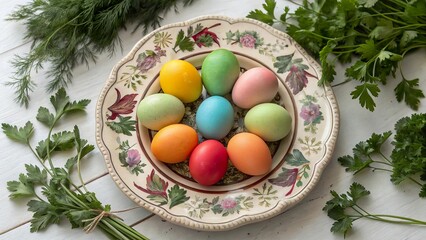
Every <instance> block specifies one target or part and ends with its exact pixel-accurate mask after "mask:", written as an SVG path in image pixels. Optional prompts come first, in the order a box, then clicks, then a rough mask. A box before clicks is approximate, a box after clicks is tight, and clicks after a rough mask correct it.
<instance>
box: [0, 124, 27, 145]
mask: <svg viewBox="0 0 426 240" xmlns="http://www.w3.org/2000/svg"><path fill="white" fill-rule="evenodd" d="M1 127H2V129H3V132H4V134H6V136H7V137H8V138H10V139H12V140H14V141H17V142H20V143H24V144H28V143H29V141H30V138H31V136H32V135H33V132H34V127H33V124H32V123H31V122H30V121H28V122H27V123H26V124H25V126H24V127H20V128H18V127H17V126H12V125H10V124H7V123H2V125H1Z"/></svg>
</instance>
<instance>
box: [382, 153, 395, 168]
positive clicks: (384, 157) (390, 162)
mask: <svg viewBox="0 0 426 240" xmlns="http://www.w3.org/2000/svg"><path fill="white" fill-rule="evenodd" d="M379 154H380V156H382V158H383V159H385V160H386V162H388V163H389V164H388V165H389V166H393V164H392V161H391V160H389V158H387V157H386V156H385V155H384V154H383V153H382V152H381V151H380V152H379Z"/></svg>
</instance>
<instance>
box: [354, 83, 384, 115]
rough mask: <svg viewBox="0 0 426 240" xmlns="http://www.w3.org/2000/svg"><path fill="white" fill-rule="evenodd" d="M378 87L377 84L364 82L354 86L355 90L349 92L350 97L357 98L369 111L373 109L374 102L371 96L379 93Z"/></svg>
mask: <svg viewBox="0 0 426 240" xmlns="http://www.w3.org/2000/svg"><path fill="white" fill-rule="evenodd" d="M379 92H380V88H379V87H378V85H377V84H374V83H368V82H365V83H363V84H362V85H359V86H356V87H355V90H354V91H352V92H351V95H352V99H356V98H358V100H359V103H360V104H361V106H362V107H365V108H367V109H368V110H370V111H374V108H375V107H376V103H375V102H374V100H373V97H377V96H378V95H379Z"/></svg>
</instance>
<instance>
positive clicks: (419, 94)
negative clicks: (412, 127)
mask: <svg viewBox="0 0 426 240" xmlns="http://www.w3.org/2000/svg"><path fill="white" fill-rule="evenodd" d="M394 91H395V95H396V99H397V100H398V102H401V101H402V100H404V101H405V102H406V103H407V104H408V105H409V106H410V107H411V108H412V109H414V110H418V109H419V105H420V99H421V98H424V97H425V95H424V94H423V91H422V90H421V89H419V79H418V78H416V79H413V80H407V79H405V78H403V79H402V81H401V82H400V83H399V84H398V85H397V86H396V88H395V90H394Z"/></svg>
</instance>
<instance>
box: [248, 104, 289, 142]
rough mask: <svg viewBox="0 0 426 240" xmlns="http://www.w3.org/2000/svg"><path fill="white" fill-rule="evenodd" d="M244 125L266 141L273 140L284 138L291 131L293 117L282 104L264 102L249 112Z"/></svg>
mask: <svg viewBox="0 0 426 240" xmlns="http://www.w3.org/2000/svg"><path fill="white" fill-rule="evenodd" d="M244 125H245V127H246V128H247V130H248V131H249V132H251V133H254V134H256V135H257V136H259V137H261V138H262V139H263V140H265V141H268V142H273V141H278V140H280V139H283V138H284V137H285V136H287V135H288V134H289V133H290V131H291V126H292V119H291V116H290V114H289V113H288V111H287V110H286V109H285V108H283V107H282V106H280V105H278V104H275V103H262V104H258V105H256V106H254V107H253V108H251V109H250V110H249V111H248V112H247V114H246V116H245V117H244Z"/></svg>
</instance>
